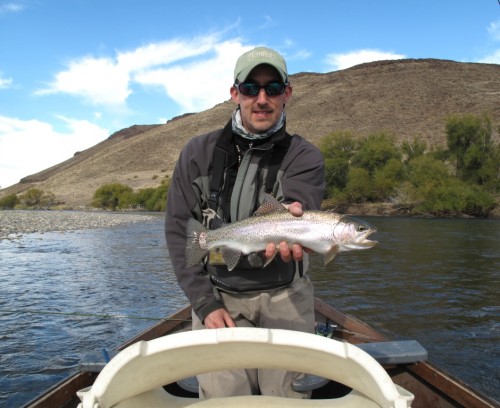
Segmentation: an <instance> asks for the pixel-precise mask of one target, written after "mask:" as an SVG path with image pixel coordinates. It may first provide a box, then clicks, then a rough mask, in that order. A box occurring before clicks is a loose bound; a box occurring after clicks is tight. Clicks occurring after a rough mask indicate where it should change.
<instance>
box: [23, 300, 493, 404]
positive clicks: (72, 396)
mask: <svg viewBox="0 0 500 408" xmlns="http://www.w3.org/2000/svg"><path fill="white" fill-rule="evenodd" d="M315 310H316V321H317V322H318V330H317V333H318V334H320V335H319V336H318V335H312V334H306V333H297V332H288V333H287V332H286V331H284V330H268V329H248V328H235V329H220V330H201V331H198V332H191V308H190V307H189V306H188V307H185V308H183V309H181V310H180V311H178V312H177V313H175V314H173V315H172V316H170V317H169V318H167V319H165V320H162V321H161V322H159V323H157V324H156V325H154V326H152V327H150V328H149V329H147V330H145V331H144V332H142V333H140V334H139V335H137V336H136V337H134V338H132V339H130V340H129V341H127V342H126V343H124V344H122V345H121V346H120V347H119V348H118V349H117V350H116V351H114V352H109V356H110V357H111V362H110V363H107V361H105V360H106V357H107V356H106V354H107V352H104V353H102V352H100V353H98V356H96V355H95V354H90V355H89V356H90V357H87V358H86V359H84V360H82V363H81V364H80V370H79V372H77V373H75V374H73V375H71V376H70V377H68V378H67V379H65V380H63V381H62V382H60V383H59V384H57V385H55V386H54V387H52V388H51V389H50V390H48V391H47V392H45V393H44V394H42V395H41V396H40V397H38V398H36V399H35V400H33V401H32V402H30V403H28V404H27V405H25V407H28V408H44V407H47V408H74V407H77V406H78V405H79V404H82V403H81V400H83V404H82V405H80V406H82V407H84V408H86V407H87V406H88V407H90V406H91V407H96V406H97V407H103V408H104V407H113V406H116V407H129V406H158V405H147V404H148V402H149V403H152V404H157V403H159V402H161V403H162V404H163V405H160V406H165V407H169V406H176V407H180V406H191V405H197V404H198V403H200V405H201V406H222V402H221V400H218V401H213V400H205V401H200V400H199V399H198V395H197V392H196V390H197V384H196V380H195V378H194V377H192V376H193V375H194V374H196V373H201V372H203V371H207V368H213V369H214V371H215V370H216V369H225V368H231V367H233V366H234V364H237V363H235V361H236V360H238V358H239V360H240V361H238V364H239V363H242V364H245V363H246V364H248V363H249V362H251V363H252V364H254V363H255V364H257V363H259V364H270V365H271V366H273V367H277V366H282V367H283V368H290V369H293V370H296V371H302V370H303V371H304V372H308V373H309V374H308V375H307V376H306V378H304V379H303V380H300V381H296V383H294V388H296V390H297V391H303V392H307V391H309V392H312V400H284V399H283V398H276V397H263V396H250V397H233V398H232V399H227V398H226V399H225V400H226V401H225V402H224V403H226V404H229V405H225V406H232V405H236V404H237V405H239V406H241V407H245V406H257V405H259V406H271V405H272V404H274V405H275V406H297V407H299V406H307V405H313V404H316V405H315V406H325V407H326V406H329V407H330V406H331V407H335V406H342V407H354V406H357V407H359V406H362V407H381V406H382V407H395V408H399V407H409V406H411V407H413V408H464V407H465V408H499V407H500V404H499V403H498V402H497V401H495V400H493V399H491V398H489V397H488V396H486V395H483V394H481V393H480V392H478V391H476V390H474V389H473V388H471V387H469V386H468V385H466V384H465V383H463V382H462V381H460V380H458V379H456V378H454V377H453V376H451V375H450V374H448V373H446V372H445V371H443V370H441V369H440V368H438V367H436V366H435V365H433V364H432V363H430V362H428V361H426V357H427V353H426V351H425V349H423V348H422V347H421V346H420V345H419V344H418V342H415V341H412V340H408V341H396V342H394V341H389V340H388V339H387V338H385V337H384V336H383V335H382V334H381V333H379V332H377V331H376V330H374V329H372V328H371V327H370V326H368V325H366V324H365V323H363V322H361V321H360V320H358V319H356V318H354V317H353V316H350V315H347V314H345V313H343V312H341V311H339V310H337V309H335V308H333V307H332V306H330V305H328V304H327V303H325V302H324V301H322V300H320V299H316V300H315ZM204 332H205V333H204ZM321 335H323V336H321ZM165 336H166V337H165ZM324 336H326V337H324ZM330 337H331V338H332V339H330ZM303 343H307V344H303ZM353 345H355V346H353ZM202 349H204V350H211V352H210V353H199V351H200V350H202ZM183 350H184V351H183ZM242 350H244V352H242ZM218 352H220V353H221V356H223V355H228V353H229V355H232V358H229V359H225V361H224V359H223V358H218V359H213V358H212V361H208V362H203V361H200V360H199V357H196V356H197V355H198V353H199V355H200V356H203V355H208V354H210V355H212V356H213V353H218ZM117 353H118V354H117ZM231 353H232V354H231ZM237 356H246V358H245V357H244V358H240V357H238V358H235V357H237ZM297 356H309V357H307V358H300V357H299V358H298V357H297ZM99 357H100V358H99ZM189 358H195V360H196V361H193V362H188V361H187V359H189ZM179 359H180V360H182V361H180V360H179ZM245 359H246V361H245ZM259 360H260V361H259ZM215 361H217V363H215ZM183 362H185V364H183ZM214 364H215V365H214ZM217 364H218V365H217ZM169 365H170V367H175V369H170V370H169V369H168V367H169ZM285 366H286V367H285ZM186 367H188V368H186ZM101 370H102V371H101ZM192 370H198V371H197V372H193V371H192ZM141 371H142V372H144V373H147V374H141ZM184 377H186V378H184ZM163 381H165V382H163ZM141 398H143V399H142V400H141ZM316 400H322V401H316ZM201 402H203V404H201ZM285 402H286V403H285ZM97 403H98V405H94V404H97ZM284 403H285V405H283V404H284ZM210 404H212V405H210ZM280 404H281V405H280Z"/></svg>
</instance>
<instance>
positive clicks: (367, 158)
mask: <svg viewBox="0 0 500 408" xmlns="http://www.w3.org/2000/svg"><path fill="white" fill-rule="evenodd" d="M391 159H396V160H399V161H401V151H400V149H399V148H398V147H397V145H396V143H395V140H394V138H393V137H392V136H389V135H387V134H386V133H376V134H373V135H370V136H368V137H367V138H366V139H365V140H364V141H362V142H360V145H359V149H358V151H357V152H356V154H355V155H354V157H353V165H354V166H356V167H361V168H363V169H365V170H367V171H368V173H370V174H372V175H373V174H374V173H375V170H377V169H380V168H382V167H384V166H385V164H386V163H387V162H388V161H389V160H391Z"/></svg>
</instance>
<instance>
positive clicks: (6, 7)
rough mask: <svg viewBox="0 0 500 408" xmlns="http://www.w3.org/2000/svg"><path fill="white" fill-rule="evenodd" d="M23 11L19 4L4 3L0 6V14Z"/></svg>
mask: <svg viewBox="0 0 500 408" xmlns="http://www.w3.org/2000/svg"><path fill="white" fill-rule="evenodd" d="M23 10H24V6H23V5H22V4H20V3H5V4H0V14H7V13H18V12H20V11H23Z"/></svg>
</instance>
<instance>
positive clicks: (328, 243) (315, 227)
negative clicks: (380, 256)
mask: <svg viewBox="0 0 500 408" xmlns="http://www.w3.org/2000/svg"><path fill="white" fill-rule="evenodd" d="M376 231H377V228H376V227H374V226H372V225H370V224H368V223H367V222H365V221H362V220H358V219H355V218H352V217H350V216H347V215H342V214H338V213H335V212H331V211H319V210H310V211H304V212H303V214H302V216H300V217H297V216H294V215H292V214H290V212H289V211H288V210H287V209H286V208H285V206H284V205H283V204H281V203H280V202H278V201H277V200H276V199H275V198H274V197H273V196H272V195H270V194H266V196H265V198H264V201H263V202H262V205H261V206H260V207H259V208H258V209H257V211H256V212H255V213H254V215H253V216H251V217H248V218H246V219H244V220H241V221H237V222H234V223H229V224H223V225H222V226H221V227H220V228H217V229H214V230H209V229H207V228H205V227H204V226H203V225H202V224H201V223H200V222H198V221H197V220H195V219H194V218H190V219H189V220H188V222H187V227H186V236H187V244H186V248H185V258H186V267H191V266H195V265H197V264H199V263H200V262H202V260H203V259H204V258H205V257H206V256H207V255H208V253H209V252H210V251H212V250H218V251H220V252H221V253H222V258H223V260H224V263H225V264H226V266H227V268H228V270H229V271H232V270H233V269H234V268H236V266H237V265H238V263H239V262H240V259H241V257H242V256H243V255H249V254H251V253H254V252H259V251H264V250H265V249H266V246H267V245H268V244H269V243H274V244H275V245H276V247H277V248H278V245H279V244H280V243H281V242H287V243H288V245H289V246H290V247H291V246H292V245H293V244H300V245H302V247H304V248H309V249H311V250H312V251H314V252H317V253H319V254H322V255H323V256H324V258H323V259H324V264H325V265H327V264H328V263H330V262H331V261H332V260H333V259H334V258H335V257H336V256H337V254H338V253H340V252H346V251H353V250H360V249H368V248H372V247H373V246H375V245H377V243H378V242H377V241H371V240H369V239H368V237H369V236H370V235H371V234H373V233H374V232H376ZM277 253H278V250H276V252H275V253H274V254H273V256H272V257H270V258H268V259H267V260H266V262H265V263H264V265H263V267H266V266H267V265H269V263H271V261H272V260H273V259H274V257H275V256H276V254H277Z"/></svg>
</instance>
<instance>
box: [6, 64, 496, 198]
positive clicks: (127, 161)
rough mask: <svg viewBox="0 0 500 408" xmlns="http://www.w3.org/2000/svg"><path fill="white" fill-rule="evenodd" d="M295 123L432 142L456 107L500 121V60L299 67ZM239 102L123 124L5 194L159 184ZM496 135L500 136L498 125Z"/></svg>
mask: <svg viewBox="0 0 500 408" xmlns="http://www.w3.org/2000/svg"><path fill="white" fill-rule="evenodd" d="M291 82H292V85H293V97H292V100H291V102H290V103H289V104H288V106H287V127H288V130H289V131H290V132H291V133H299V134H301V135H303V136H304V137H306V138H307V139H309V140H310V141H311V142H313V143H315V144H316V143H318V141H319V140H320V138H321V137H322V136H324V135H326V134H328V133H330V132H332V131H338V130H350V131H351V132H352V133H353V134H354V135H356V136H360V137H363V136H367V135H369V134H370V133H374V132H379V131H386V132H389V133H391V134H393V135H394V136H395V137H396V139H397V140H398V141H399V142H402V141H404V140H411V139H413V138H419V139H420V140H424V141H426V142H427V144H428V146H430V147H432V146H438V145H443V144H445V142H446V135H445V130H444V126H445V123H446V118H447V117H448V116H449V115H451V114H466V113H473V114H482V113H486V114H488V115H489V117H490V118H491V119H492V120H493V123H494V125H495V129H498V126H499V125H500V65H494V64H475V63H458V62H453V61H444V60H431V59H423V60H397V61H379V62H373V63H368V64H362V65H358V66H355V67H353V68H350V69H346V70H343V71H336V72H331V73H327V74H316V73H300V74H296V75H292V77H291ZM233 109H234V105H233V103H232V102H231V101H230V100H228V101H226V102H224V103H221V104H219V105H216V106H215V107H213V108H211V109H208V110H206V111H204V112H200V113H196V114H188V115H183V116H180V117H178V118H174V119H172V120H170V121H168V122H167V123H166V124H164V125H141V126H138V125H136V126H132V127H130V128H127V129H123V130H121V131H119V132H116V133H115V134H113V135H112V136H110V137H109V138H108V139H107V140H105V141H103V142H101V143H99V144H97V145H95V146H93V147H92V148H90V149H87V150H85V151H83V152H78V153H76V154H75V155H74V157H72V158H70V159H68V160H66V161H65V162H63V163H60V164H58V165H56V166H53V167H51V168H49V169H46V170H44V171H42V172H39V173H37V174H34V175H31V176H28V177H25V178H24V179H23V180H22V182H21V183H19V184H16V185H14V186H11V187H9V188H6V189H3V190H0V197H1V196H5V195H8V194H12V193H20V192H22V191H26V190H28V189H29V188H31V187H37V188H40V189H42V190H44V191H51V192H52V193H54V194H55V195H56V197H57V198H58V199H59V200H61V201H63V202H64V203H65V204H66V205H67V206H68V207H77V206H87V205H89V203H90V202H91V199H92V195H93V193H94V191H95V190H96V189H97V188H98V187H99V186H101V185H103V184H105V183H110V182H120V183H124V184H127V185H130V186H131V187H133V188H143V187H154V186H157V185H159V183H160V182H161V180H162V179H163V178H164V177H168V176H170V174H171V173H172V170H173V167H174V165H175V162H176V160H177V157H178V154H179V151H180V149H181V147H182V146H183V145H184V143H185V142H186V140H188V139H189V138H190V137H192V136H194V135H198V134H202V133H204V132H207V131H210V130H212V129H215V128H218V127H222V126H223V125H224V124H225V123H226V121H227V120H228V119H229V118H230V116H231V112H232V110H233ZM494 137H495V138H496V139H497V140H498V133H495V135H494Z"/></svg>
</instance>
